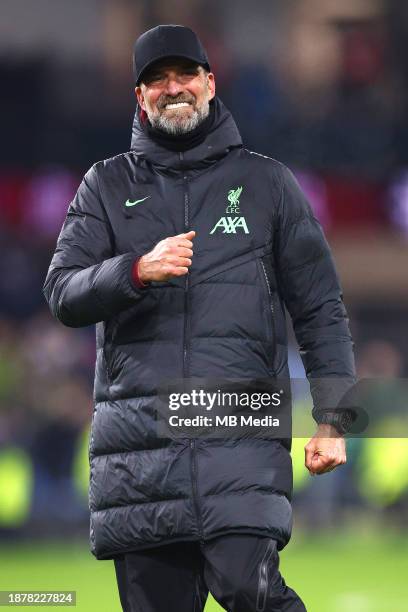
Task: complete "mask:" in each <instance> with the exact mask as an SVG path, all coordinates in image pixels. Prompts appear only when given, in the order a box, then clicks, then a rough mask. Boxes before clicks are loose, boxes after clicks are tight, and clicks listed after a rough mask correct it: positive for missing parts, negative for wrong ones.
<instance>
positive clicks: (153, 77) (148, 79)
mask: <svg viewBox="0 0 408 612" xmlns="http://www.w3.org/2000/svg"><path fill="white" fill-rule="evenodd" d="M163 79H164V76H163V75H162V74H159V73H156V74H150V75H149V76H148V77H146V78H145V84H146V85H151V84H152V83H158V82H160V81H162V80H163Z"/></svg>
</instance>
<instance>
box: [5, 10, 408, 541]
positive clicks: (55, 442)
mask: <svg viewBox="0 0 408 612" xmlns="http://www.w3.org/2000/svg"><path fill="white" fill-rule="evenodd" d="M2 5H3V12H4V20H3V19H2V25H0V32H1V36H0V78H1V83H2V96H1V97H0V117H1V118H2V143H3V147H1V149H0V250H1V257H0V490H1V492H2V502H1V504H0V534H7V533H11V532H13V533H14V532H15V531H16V530H17V531H19V530H22V531H24V532H26V531H27V530H28V531H29V532H30V533H31V532H35V531H36V530H37V531H38V530H39V531H40V532H41V531H42V530H43V531H44V532H46V533H47V532H48V531H49V530H50V529H51V528H52V526H54V527H55V529H56V530H58V529H59V526H60V525H61V523H63V524H64V525H65V526H69V525H70V526H72V527H73V528H77V527H78V526H80V527H81V526H86V525H87V517H88V512H87V498H86V486H87V478H88V471H87V470H88V466H87V445H88V430H89V424H90V419H91V415H92V379H93V367H94V360H95V340H94V331H93V329H91V328H86V329H81V330H71V329H67V328H64V327H63V326H62V325H60V324H57V323H56V322H55V321H53V320H52V319H51V316H50V314H49V312H48V310H47V309H46V306H45V303H44V298H43V296H42V292H41V288H42V284H43V281H44V278H45V275H46V271H47V267H48V264H49V261H50V257H51V254H52V251H53V249H54V246H55V240H56V237H57V235H58V232H59V229H60V227H61V224H62V222H63V220H64V217H65V213H66V209H67V206H68V204H69V202H70V200H71V199H72V197H73V195H74V194H75V191H76V188H77V186H78V185H79V182H80V180H81V177H82V175H83V174H84V172H85V171H86V170H87V169H88V168H89V167H90V166H91V165H92V164H93V163H94V162H95V161H97V160H100V159H103V158H106V157H110V156H112V155H115V154H117V153H119V152H122V151H126V150H128V149H129V147H130V132H131V124H132V118H133V113H134V110H135V99H134V93H133V82H132V73H131V49H132V44H133V41H134V40H135V38H136V37H137V36H138V35H139V34H140V33H141V32H142V31H144V30H145V29H147V28H149V27H152V26H153V25H156V24H157V23H166V22H167V23H183V24H185V25H190V26H191V27H193V28H194V29H195V30H196V31H197V32H198V33H199V35H200V37H201V39H202V40H203V43H204V44H205V46H206V47H207V50H208V53H209V57H210V59H211V62H212V68H213V70H214V72H215V75H216V82H217V93H218V94H219V96H220V97H221V99H222V100H223V101H224V102H225V104H226V105H227V106H228V107H229V108H230V110H231V111H232V113H233V115H234V117H235V119H236V121H237V123H238V126H239V128H240V131H241V133H242V136H243V138H244V142H245V145H246V146H247V147H248V148H250V149H251V150H255V151H258V152H260V153H263V154H266V155H270V156H272V157H275V158H277V159H279V160H281V161H283V162H284V163H287V164H288V165H289V166H290V167H291V168H292V169H294V170H295V173H296V175H297V177H298V179H299V181H300V183H301V185H302V187H303V189H304V190H305V192H306V193H307V195H308V197H309V199H310V201H311V204H312V206H313V208H314V210H315V213H316V215H317V216H318V218H319V219H320V221H321V223H322V225H323V226H324V227H325V229H326V230H327V231H328V232H329V235H330V236H331V235H333V236H334V235H340V234H342V233H347V232H350V231H351V230H353V231H356V230H357V231H360V232H361V235H362V236H363V233H364V231H365V230H366V229H367V228H370V227H375V228H377V229H378V230H379V231H383V230H384V231H385V230H387V231H389V232H391V235H392V236H394V235H397V233H398V235H400V236H401V235H402V236H405V235H407V232H408V169H407V168H408V115H407V113H406V112H405V109H406V106H407V102H408V60H407V55H406V53H405V41H406V37H407V34H408V4H407V3H405V2H403V1H402V0H388V1H387V2H385V0H343V1H342V2H336V1H335V0H257V2H256V8H252V9H251V8H250V7H249V6H248V3H247V2H246V1H244V0H223V2H222V3H220V2H216V1H215V0H177V1H176V0H138V1H137V2H136V1H135V0H115V1H110V0H103V1H100V0H83V1H82V2H81V3H75V2H74V3H66V2H63V1H62V0H60V1H58V2H55V0H54V1H53V2H50V1H49V0H38V1H37V2H36V3H25V6H24V3H16V2H14V0H2ZM362 241H363V238H362ZM378 272H379V271H378ZM367 274H373V271H372V270H367ZM401 274H402V276H403V272H402V271H401ZM400 293H401V292H400ZM346 303H347V307H348V309H349V312H350V316H351V320H352V328H353V336H354V340H355V343H356V355H357V360H358V368H359V373H360V375H361V376H365V377H372V378H376V377H385V378H390V379H397V378H398V377H404V376H405V377H406V376H407V369H408V350H407V338H406V335H405V336H404V332H403V331H402V330H403V329H404V327H405V320H406V304H401V302H400V301H399V299H397V297H395V296H393V295H388V296H387V299H386V301H384V299H383V300H382V301H381V300H380V301H371V300H366V301H361V300H360V301H358V300H356V299H354V296H353V291H349V294H348V296H347V300H346ZM291 368H292V375H293V376H295V377H302V376H303V375H304V373H303V370H302V366H301V364H300V362H299V358H298V357H297V356H296V349H295V346H294V345H293V346H292V348H291ZM302 409H303V410H306V409H307V410H310V406H306V407H305V406H303V405H302V402H300V403H299V404H298V405H297V410H302ZM303 444H304V442H303V440H301V439H300V438H299V439H295V440H294V448H293V457H294V463H295V489H296V491H297V493H298V494H297V496H296V501H295V508H299V510H300V511H301V516H302V517H303V519H304V520H305V521H307V522H308V524H309V525H311V526H313V525H316V526H318V525H321V524H322V523H324V522H326V523H328V524H335V523H336V522H337V521H338V520H339V517H340V516H341V515H342V514H344V515H345V518H347V513H352V514H353V513H355V512H356V510H357V509H362V510H363V511H364V512H366V511H367V509H371V510H372V511H373V512H374V513H380V514H381V513H388V512H390V513H391V515H392V516H393V517H394V511H396V514H395V516H402V511H403V510H404V509H405V511H406V509H407V505H408V482H407V477H406V476H405V474H408V458H407V450H406V447H407V444H406V440H405V439H404V438H400V439H398V438H389V439H384V440H383V442H378V440H377V441H375V440H374V439H371V440H365V439H353V440H350V444H349V461H348V463H347V465H346V466H344V467H343V468H341V469H339V470H335V471H334V472H333V473H331V474H329V475H325V476H323V477H320V478H316V479H310V478H308V474H307V472H306V470H305V469H304V468H303V467H302V466H303V457H302V453H303ZM387 445H388V446H387ZM390 454H392V455H393V456H394V457H396V461H397V464H398V466H399V467H398V466H397V467H396V468H395V470H394V472H393V473H394V477H390V476H389V474H387V473H384V471H383V467H382V464H381V459H383V457H384V456H389V455H390ZM398 470H399V471H398ZM388 472H390V470H388ZM61 502H62V503H61Z"/></svg>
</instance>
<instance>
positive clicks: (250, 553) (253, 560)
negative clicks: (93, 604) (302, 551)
mask: <svg viewBox="0 0 408 612" xmlns="http://www.w3.org/2000/svg"><path fill="white" fill-rule="evenodd" d="M114 562H115V571H116V578H117V582H118V588H119V595H120V601H121V604H122V608H123V611H124V612H202V611H203V610H204V606H205V602H206V600H207V596H208V591H209V590H210V591H211V594H212V595H213V597H214V599H216V600H217V601H218V603H219V604H220V605H221V606H222V607H223V608H224V609H225V610H227V611H228V612H278V611H279V612H281V611H282V612H283V611H285V612H286V611H287V612H305V611H306V608H305V606H304V604H303V602H302V600H301V599H300V598H299V596H298V595H297V594H296V593H295V591H293V590H292V589H291V588H289V587H288V586H286V584H285V581H284V579H283V578H282V576H281V575H280V573H279V556H278V552H277V548H276V541H275V540H272V539H269V538H265V537H258V536H252V535H226V536H221V537H218V538H215V539H214V540H211V541H209V542H206V543H203V544H201V543H199V542H182V543H177V544H168V545H165V546H160V547H157V548H150V549H148V550H143V551H140V552H134V553H129V554H125V555H122V556H121V557H118V558H116V559H115V560H114Z"/></svg>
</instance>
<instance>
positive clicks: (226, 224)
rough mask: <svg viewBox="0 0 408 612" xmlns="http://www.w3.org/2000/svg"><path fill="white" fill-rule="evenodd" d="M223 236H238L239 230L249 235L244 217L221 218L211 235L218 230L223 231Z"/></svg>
mask: <svg viewBox="0 0 408 612" xmlns="http://www.w3.org/2000/svg"><path fill="white" fill-rule="evenodd" d="M221 229H222V233H223V234H236V233H237V230H238V229H241V230H243V231H244V233H245V234H249V230H248V226H247V224H246V221H245V218H244V217H221V219H219V221H217V223H216V224H215V225H214V227H213V228H212V230H211V232H210V234H214V232H216V231H217V230H221Z"/></svg>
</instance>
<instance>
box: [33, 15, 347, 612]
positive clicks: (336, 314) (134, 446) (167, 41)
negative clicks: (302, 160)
mask: <svg viewBox="0 0 408 612" xmlns="http://www.w3.org/2000/svg"><path fill="white" fill-rule="evenodd" d="M134 66H135V76H136V90H135V91H136V96H137V102H138V105H137V112H136V115H135V121H134V126H133V137H132V149H131V151H130V152H128V153H124V154H121V155H117V156H115V157H113V158H111V159H108V160H105V161H102V162H98V163H96V164H95V165H94V166H93V167H92V168H91V169H90V170H89V171H88V172H87V174H86V175H85V177H84V180H83V182H82V184H81V186H80V187H79V190H78V192H77V194H76V196H75V198H74V200H73V202H72V203H71V205H70V207H69V210H68V214H67V218H66V221H65V223H64V226H63V229H62V231H61V234H60V236H59V239H58V243H57V248H56V251H55V254H54V257H53V259H52V262H51V265H50V269H49V272H48V275H47V279H46V281H45V285H44V293H45V296H46V299H47V301H48V303H49V305H50V308H51V310H52V312H53V314H54V315H55V316H56V317H57V318H58V319H59V320H60V321H62V323H64V324H65V325H69V326H72V327H78V326H83V325H90V324H94V323H96V337H97V359H96V376H95V389H94V398H95V410H94V414H93V419H92V432H91V439H90V465H91V475H90V497H89V502H90V511H91V529H90V540H91V548H92V552H93V553H94V554H95V556H96V557H97V558H98V559H115V568H116V574H117V580H118V585H119V592H120V597H121V602H122V606H123V609H124V610H130V611H135V610H137V611H143V612H149V611H153V610H154V611H161V610H163V611H164V610H166V611H168V610H170V611H173V610H174V611H178V612H184V611H185V612H187V611H189V612H193V611H198V610H203V608H204V605H205V600H206V597H207V594H208V590H210V591H211V593H212V594H213V596H214V597H215V598H216V599H217V601H218V602H219V603H220V604H221V605H222V606H223V607H224V608H225V609H226V610H230V611H233V612H250V611H255V610H257V611H258V610H259V611H263V610H264V611H269V612H271V611H275V610H291V611H295V610H296V611H299V610H305V607H304V605H303V603H302V602H301V600H300V598H299V597H298V595H297V594H296V593H295V592H294V591H293V590H292V589H290V588H289V587H287V586H286V585H285V582H284V580H283V578H282V577H281V575H280V573H279V570H278V565H279V557H278V551H279V550H281V549H282V548H283V547H284V546H285V545H286V544H287V542H288V541H289V538H290V535H291V521H292V516H291V504H290V501H291V495H292V466H291V457H290V452H289V451H290V440H285V439H271V438H265V437H264V438H263V437H258V438H257V437H251V436H248V437H246V436H243V437H241V438H239V437H238V438H236V437H235V438H232V437H231V438H225V439H220V438H217V437H214V438H204V437H197V438H194V437H193V438H192V439H191V440H189V439H187V438H185V437H180V438H175V439H170V438H166V437H165V436H160V434H159V433H158V428H157V425H158V423H157V421H156V418H157V417H158V413H157V411H156V404H155V400H156V396H157V392H158V387H159V385H160V384H161V383H162V382H163V381H166V380H170V381H171V380H173V379H174V380H175V379H181V378H183V379H188V378H190V377H198V378H207V379H208V378H210V379H219V378H225V377H228V378H232V379H235V378H238V379H247V380H258V379H265V378H268V377H275V376H276V377H279V378H283V377H285V376H288V369H287V339H286V326H285V315H284V308H283V307H284V304H285V305H286V306H287V308H288V310H289V312H290V314H291V316H292V319H293V322H294V328H295V332H296V336H297V340H298V342H299V345H300V347H301V350H302V356H303V360H304V364H305V368H306V372H307V374H308V376H309V378H310V380H311V382H313V385H312V392H313V391H316V389H317V388H318V384H317V382H316V381H317V380H318V379H320V378H326V379H327V378H328V377H336V378H338V379H352V378H353V376H354V365H353V357H352V344H351V338H350V333H349V330H348V325H347V318H346V312H345V309H344V306H343V302H342V296H341V290H340V287H339V284H338V280H337V276H336V272H335V270H334V267H333V262H332V259H331V255H330V252H329V248H328V246H327V243H326V241H325V239H324V237H323V234H322V231H321V228H320V226H319V224H318V222H317V221H316V219H315V218H314V217H313V215H312V212H311V210H310V207H309V205H308V203H307V202H306V200H305V198H304V196H303V194H302V193H301V191H300V189H299V187H298V185H297V183H296V181H295V179H294V178H293V175H292V174H291V173H290V172H289V170H288V169H287V168H285V167H284V166H283V165H281V164H280V163H278V162H276V161H275V160H272V159H269V158H266V157H264V156H259V155H257V154H253V153H251V152H249V151H247V150H246V149H244V148H243V145H242V141H241V138H240V135H239V132H238V129H237V127H236V125H235V123H234V121H233V119H232V116H231V114H230V113H229V112H228V110H227V109H226V108H225V107H224V106H223V104H222V102H221V101H220V100H219V99H218V98H217V97H216V96H215V78H214V74H213V73H212V72H211V71H210V65H209V60H208V58H207V54H206V52H205V50H204V48H203V47H202V45H201V43H200V41H199V40H198V38H197V36H196V35H195V33H194V32H192V31H191V30H190V29H188V28H185V27H183V26H173V25H164V26H158V27H156V28H153V29H152V30H149V31H148V32H145V33H144V34H143V35H142V36H140V38H139V39H138V40H137V42H136V45H135V58H134ZM315 395H316V397H317V395H318V393H317V392H316V393H315ZM329 408H330V406H329V405H322V402H320V405H316V399H315V408H314V413H313V414H314V416H315V418H316V420H317V421H318V422H319V426H318V430H317V433H316V435H315V436H314V437H313V438H312V439H311V441H310V442H309V443H308V444H307V446H306V447H305V450H306V462H305V463H306V467H307V468H308V469H309V471H310V473H312V474H321V473H324V472H327V471H330V470H331V469H333V468H334V467H336V466H337V465H341V464H342V463H344V462H345V460H346V453H345V441H344V438H343V437H342V433H343V432H344V423H343V418H342V417H343V414H342V413H336V412H335V411H333V410H331V411H329V410H328V409H329Z"/></svg>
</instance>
